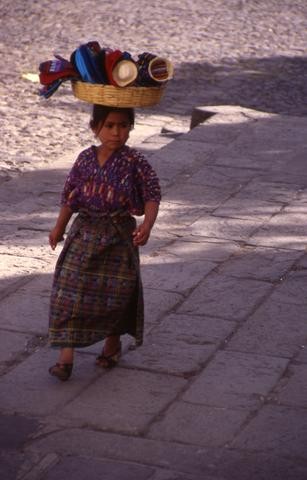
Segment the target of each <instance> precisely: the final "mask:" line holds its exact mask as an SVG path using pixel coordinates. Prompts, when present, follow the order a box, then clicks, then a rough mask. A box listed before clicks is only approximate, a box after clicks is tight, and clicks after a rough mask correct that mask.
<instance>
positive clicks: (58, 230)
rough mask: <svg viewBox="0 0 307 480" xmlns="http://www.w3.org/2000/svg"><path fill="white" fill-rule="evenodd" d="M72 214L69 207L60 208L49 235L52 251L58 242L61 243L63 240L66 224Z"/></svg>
mask: <svg viewBox="0 0 307 480" xmlns="http://www.w3.org/2000/svg"><path fill="white" fill-rule="evenodd" d="M72 214H73V211H72V209H71V208H70V207H67V206H66V205H63V207H61V210H60V213H59V216H58V219H57V221H56V224H55V226H54V227H53V229H52V230H51V232H50V233H49V245H50V247H51V248H52V250H54V249H55V247H56V246H57V244H58V242H61V241H62V240H63V235H64V233H65V228H66V225H67V224H68V222H69V220H70V217H71V216H72Z"/></svg>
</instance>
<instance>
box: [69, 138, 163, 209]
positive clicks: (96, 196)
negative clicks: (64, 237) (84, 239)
mask: <svg viewBox="0 0 307 480" xmlns="http://www.w3.org/2000/svg"><path fill="white" fill-rule="evenodd" d="M148 200H152V201H154V202H157V203H159V202H160V200H161V190H160V186H159V180H158V177H157V175H156V173H155V171H154V170H153V168H152V167H151V165H150V164H149V163H148V161H147V160H146V159H145V158H144V156H143V155H142V154H141V153H140V152H138V151H137V150H134V149H132V148H130V147H128V146H126V145H125V146H124V147H122V148H120V149H119V150H117V151H116V152H114V153H113V154H112V155H111V156H110V157H109V158H108V159H107V161H106V162H105V164H104V165H103V166H102V167H101V166H100V165H99V163H98V158H97V147H96V146H94V145H92V146H91V147H89V148H87V149H86V150H83V151H82V152H81V153H80V154H79V156H78V158H77V160H76V162H75V163H74V165H73V167H72V169H71V171H70V173H69V175H68V177H67V179H66V182H65V185H64V190H63V193H62V198H61V204H62V205H66V206H69V207H70V208H71V209H72V210H73V211H74V212H77V211H78V210H79V209H80V208H82V209H87V210H90V211H95V212H102V213H111V212H114V211H115V210H126V211H128V212H129V213H131V214H132V215H143V214H144V205H145V202H147V201H148Z"/></svg>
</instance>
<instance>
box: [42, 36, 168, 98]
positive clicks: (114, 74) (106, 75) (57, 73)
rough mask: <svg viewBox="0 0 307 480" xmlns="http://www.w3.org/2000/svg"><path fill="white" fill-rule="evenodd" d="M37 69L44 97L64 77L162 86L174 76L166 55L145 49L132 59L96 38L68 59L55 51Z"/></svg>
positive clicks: (120, 85) (128, 54)
mask: <svg viewBox="0 0 307 480" xmlns="http://www.w3.org/2000/svg"><path fill="white" fill-rule="evenodd" d="M39 71H40V74H39V77H40V82H41V84H42V85H43V87H42V88H41V89H40V92H39V93H40V95H41V96H43V97H45V98H49V97H50V96H51V95H53V93H54V92H55V91H56V90H57V89H58V87H59V86H60V85H61V84H62V83H63V82H65V81H67V80H81V81H83V82H87V83H94V84H102V85H113V86H115V87H126V86H136V87H137V86H143V87H152V86H161V85H162V84H164V83H165V82H167V81H168V80H170V79H171V78H172V76H173V66H172V64H171V63H170V62H169V60H167V59H165V58H161V57H157V56H156V55H154V54H152V53H148V52H144V53H142V54H140V55H139V56H138V60H137V61H135V60H133V58H132V57H131V54H130V53H129V52H126V51H125V52H121V51H120V50H112V49H110V48H101V47H100V45H99V43H98V42H96V41H91V42H88V43H86V44H82V45H80V46H79V47H78V48H77V49H76V50H75V51H74V52H73V53H72V54H71V56H70V60H69V61H68V60H65V59H64V58H62V57H61V56H59V55H55V60H48V61H46V62H43V63H41V64H40V66H39Z"/></svg>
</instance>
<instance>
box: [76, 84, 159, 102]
mask: <svg viewBox="0 0 307 480" xmlns="http://www.w3.org/2000/svg"><path fill="white" fill-rule="evenodd" d="M71 84H72V90H73V94H74V96H75V97H76V98H78V99H80V100H83V101H85V102H88V103H91V104H100V105H106V106H115V107H123V108H124V107H149V106H154V105H156V104H158V103H159V101H160V99H161V97H162V95H163V93H164V90H165V85H163V86H150V87H143V86H140V87H138V86H126V87H118V86H114V85H106V84H100V83H90V82H83V81H81V80H72V81H71Z"/></svg>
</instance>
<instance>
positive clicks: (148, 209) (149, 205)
mask: <svg viewBox="0 0 307 480" xmlns="http://www.w3.org/2000/svg"><path fill="white" fill-rule="evenodd" d="M144 211H145V217H144V221H143V223H141V224H140V225H139V226H138V227H137V228H136V229H135V230H134V232H133V245H135V246H139V245H145V244H146V243H147V241H148V239H149V236H150V232H151V229H152V227H153V226H154V223H155V221H156V218H157V215H158V211H159V203H158V202H154V201H152V200H149V201H147V202H146V203H145V208H144Z"/></svg>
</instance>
